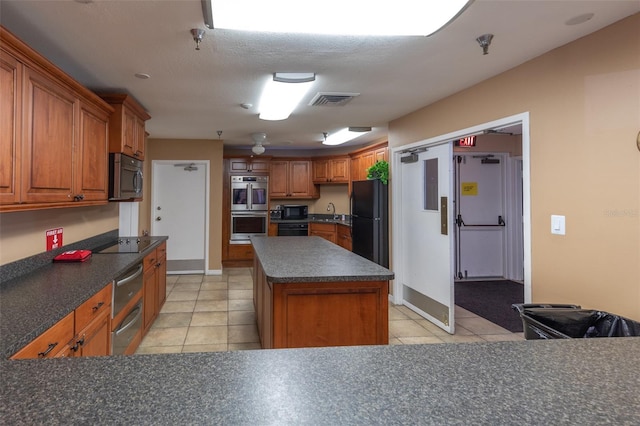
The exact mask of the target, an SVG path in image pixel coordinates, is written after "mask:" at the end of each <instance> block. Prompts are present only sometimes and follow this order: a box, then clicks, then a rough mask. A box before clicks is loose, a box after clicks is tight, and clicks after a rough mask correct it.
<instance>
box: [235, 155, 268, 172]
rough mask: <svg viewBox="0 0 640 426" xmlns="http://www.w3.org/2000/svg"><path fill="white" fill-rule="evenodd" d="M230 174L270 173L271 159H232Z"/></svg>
mask: <svg viewBox="0 0 640 426" xmlns="http://www.w3.org/2000/svg"><path fill="white" fill-rule="evenodd" d="M229 172H230V173H243V172H249V173H254V172H255V173H269V159H268V158H253V157H246V158H230V159H229Z"/></svg>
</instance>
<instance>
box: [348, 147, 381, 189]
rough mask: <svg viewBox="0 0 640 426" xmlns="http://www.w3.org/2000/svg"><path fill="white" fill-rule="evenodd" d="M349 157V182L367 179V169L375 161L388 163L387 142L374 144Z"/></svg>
mask: <svg viewBox="0 0 640 426" xmlns="http://www.w3.org/2000/svg"><path fill="white" fill-rule="evenodd" d="M349 155H350V156H351V180H352V181H354V180H365V179H367V169H368V168H369V167H371V166H373V165H374V164H375V163H376V162H377V161H380V160H385V161H389V149H388V147H387V142H384V143H382V144H376V145H373V146H369V147H366V148H363V149H361V150H358V151H355V152H352V153H351V154H349Z"/></svg>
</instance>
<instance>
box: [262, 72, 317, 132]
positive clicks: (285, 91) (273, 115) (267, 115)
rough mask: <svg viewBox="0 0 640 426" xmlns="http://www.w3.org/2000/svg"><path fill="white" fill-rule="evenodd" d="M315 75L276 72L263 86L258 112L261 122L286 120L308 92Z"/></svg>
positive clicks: (309, 73) (310, 73)
mask: <svg viewBox="0 0 640 426" xmlns="http://www.w3.org/2000/svg"><path fill="white" fill-rule="evenodd" d="M315 79H316V75H315V74H314V73H312V72H299V73H292V72H277V73H274V74H273V79H271V80H269V81H268V82H267V84H266V85H265V87H264V89H263V91H262V96H261V97H260V104H259V107H258V111H260V119H262V120H272V121H276V120H286V119H287V118H289V115H291V113H292V112H293V110H294V109H295V108H296V106H297V105H298V104H299V103H300V101H301V100H302V98H303V97H304V95H305V94H306V93H307V92H308V91H309V89H310V88H311V86H312V85H313V82H314V81H315Z"/></svg>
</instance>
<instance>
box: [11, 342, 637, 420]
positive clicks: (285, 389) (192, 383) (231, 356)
mask: <svg viewBox="0 0 640 426" xmlns="http://www.w3.org/2000/svg"><path fill="white" fill-rule="evenodd" d="M638 354H640V338H636V337H629V338H600V339H572V340H550V341H543V340H536V341H534V340H531V341H519V342H497V343H460V344H436V345H402V346H352V347H333V348H313V349H311V348H308V349H277V350H262V351H257V350H256V351H240V352H217V353H190V354H186V353H185V354H159V355H134V356H113V357H98V358H75V359H46V360H24V361H7V360H4V361H0V377H2V385H1V386H0V423H4V424H12V425H18V424H44V423H48V424H61V423H65V424H109V425H112V424H122V425H125V424H137V425H174V424H189V425H212V424H217V425H224V424H229V425H240V424H260V425H265V424H278V425H287V424H295V425H304V424H322V425H347V424H349V425H351V424H366V425H371V424H384V425H392V424H397V425H400V424H402V425H409V424H421V425H470V424H473V425H520V424H527V425H545V426H546V425H578V424H579V425H605V424H611V425H618V426H623V425H638V424H640V408H639V407H640V392H638V390H639V389H640V362H638V361H639V360H638Z"/></svg>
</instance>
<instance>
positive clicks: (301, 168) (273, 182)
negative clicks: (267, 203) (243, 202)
mask: <svg viewBox="0 0 640 426" xmlns="http://www.w3.org/2000/svg"><path fill="white" fill-rule="evenodd" d="M311 169H312V161H310V160H303V159H296V160H285V159H278V160H275V159H273V160H271V162H270V165H269V196H270V198H271V199H283V198H286V199H292V198H293V199H295V198H298V199H309V198H318V197H319V196H320V194H319V192H318V188H317V187H316V185H314V184H313V181H312V179H311V178H312V176H311V171H312V170H311Z"/></svg>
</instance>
